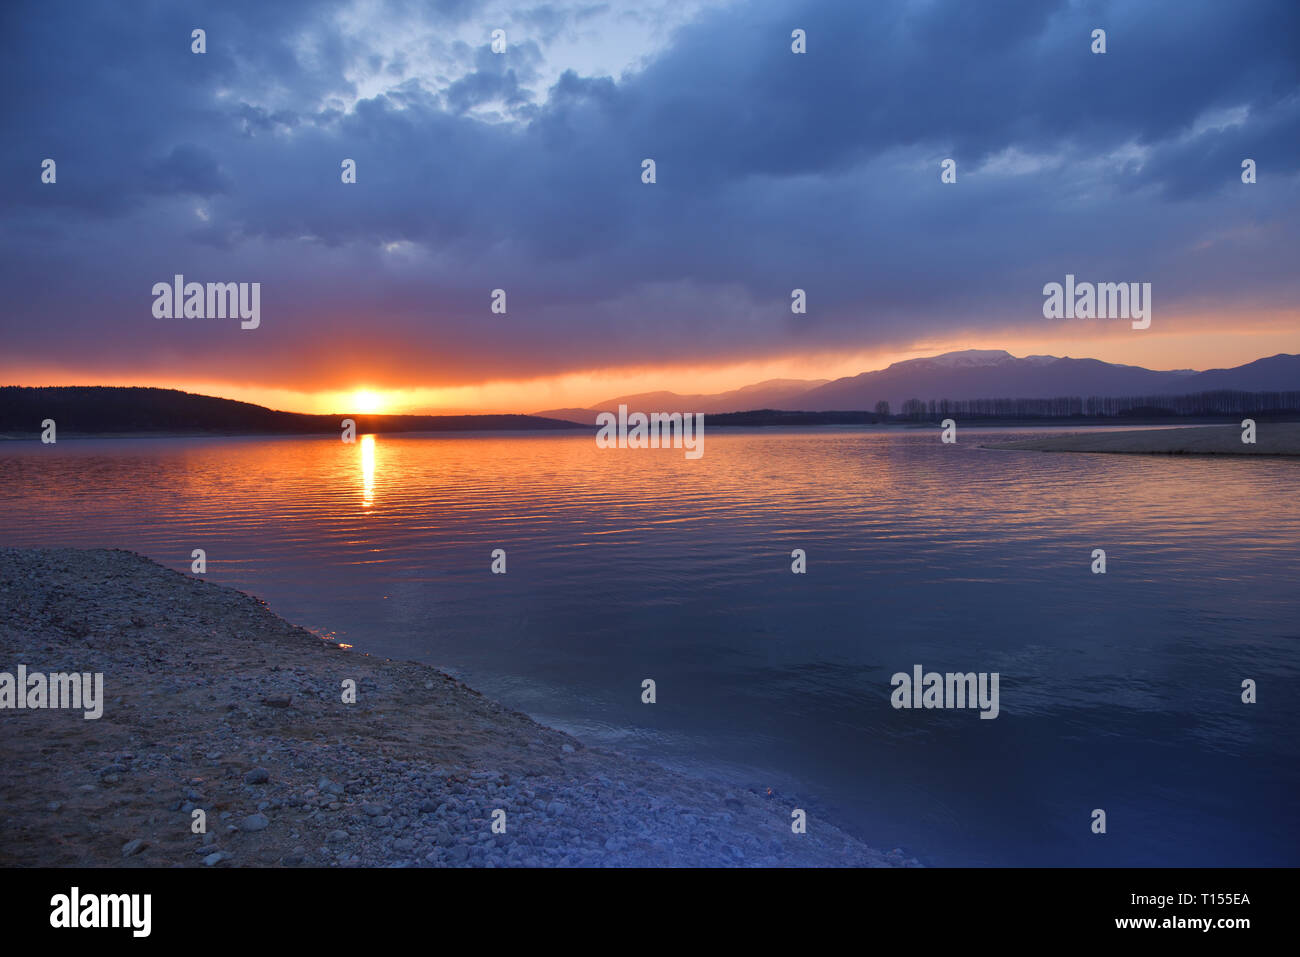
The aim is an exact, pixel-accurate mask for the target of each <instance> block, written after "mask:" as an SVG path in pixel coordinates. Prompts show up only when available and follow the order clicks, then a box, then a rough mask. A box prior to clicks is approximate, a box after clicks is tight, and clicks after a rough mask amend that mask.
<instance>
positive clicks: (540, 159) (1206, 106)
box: [0, 0, 1300, 388]
mask: <svg viewBox="0 0 1300 957" xmlns="http://www.w3.org/2000/svg"><path fill="white" fill-rule="evenodd" d="M195 27H202V28H204V29H205V30H206V32H207V51H208V52H207V53H206V54H203V55H196V54H193V53H191V52H190V31H191V30H192V29H194V28H195ZM1098 27H1101V28H1104V29H1105V30H1106V32H1107V47H1108V50H1107V52H1106V54H1105V55H1094V54H1093V53H1091V52H1090V49H1089V47H1090V42H1091V41H1090V34H1091V32H1092V30H1093V29H1094V28H1098ZM497 28H503V29H505V30H506V32H507V43H508V46H507V51H506V53H505V54H503V55H497V54H494V53H492V52H491V50H490V49H489V43H490V35H491V32H492V30H494V29H497ZM795 28H800V29H803V30H805V31H806V32H807V38H808V39H807V45H808V52H807V53H806V54H803V55H796V54H793V53H792V52H791V49H790V33H791V31H792V30H793V29H795ZM1297 35H1300V7H1297V6H1296V5H1295V4H1294V3H1291V2H1287V0H1278V2H1245V3H1241V4H1232V5H1229V4H1223V3H1218V2H1212V0H1205V2H1189V0H1178V2H1164V3H1150V4H1142V5H1136V4H1130V3H1106V2H1086V3H1065V2H1060V3H1044V2H1041V0H1023V2H1017V3H1009V4H998V5H997V8H996V10H994V9H988V8H986V6H985V5H979V4H971V3H967V2H964V0H931V2H911V3H904V2H894V3H871V4H863V3H861V2H860V0H831V2H825V0H823V2H818V3H789V2H753V3H744V2H735V3H726V4H720V5H716V6H712V5H698V4H692V5H681V6H677V5H671V4H668V5H663V6H661V7H659V8H655V7H653V6H650V7H646V5H643V4H637V5H635V6H633V5H629V6H627V7H623V6H619V5H616V4H586V3H584V4H577V5H571V6H565V5H559V4H545V5H539V6H536V7H532V8H529V9H526V10H523V11H518V10H509V9H508V8H506V7H504V6H502V5H500V4H495V5H486V6H484V5H480V4H475V3H471V2H468V0H445V2H440V3H434V4H418V5H417V4H407V3H347V4H341V3H332V4H321V3H317V2H312V3H275V4H265V3H261V2H239V0H235V2H223V3H221V4H210V5H209V4H204V5H195V6H193V7H192V8H190V9H184V8H177V7H176V6H175V5H172V4H162V3H158V4H156V5H155V6H154V7H153V8H152V9H150V8H147V7H145V6H142V5H132V6H131V7H129V8H127V7H122V6H120V5H119V6H104V5H77V6H74V7H67V8H64V7H55V8H51V7H49V6H48V5H46V6H37V5H34V4H33V5H31V6H29V7H26V8H17V7H13V6H9V7H6V8H5V10H4V12H3V13H0V75H2V76H3V77H4V80H5V81H6V88H7V89H8V90H10V91H11V94H10V96H9V98H8V99H7V101H6V105H5V107H4V116H3V121H2V128H3V132H4V136H3V138H0V175H3V177H4V182H5V184H6V188H5V190H4V191H3V199H0V203H2V205H0V251H2V252H3V257H2V262H0V276H2V277H3V282H4V288H5V290H6V299H7V304H6V309H5V313H4V318H3V320H0V322H2V323H3V329H4V336H5V353H6V354H5V356H4V357H3V358H2V359H0V373H9V374H11V375H12V374H13V373H14V371H15V370H17V369H21V368H22V366H23V364H24V363H41V362H45V363H48V362H50V361H52V360H54V359H55V358H57V359H58V360H59V361H62V362H65V363H67V364H69V365H79V366H80V367H81V368H85V369H92V370H94V369H97V370H103V372H104V373H105V374H107V372H108V371H109V370H114V371H120V370H129V371H130V372H131V373H133V374H139V375H141V376H147V375H157V374H159V373H161V372H163V371H166V372H167V373H169V374H173V375H190V376H200V375H201V376H203V377H204V378H205V379H207V380H216V379H226V380H229V381H232V382H233V381H240V382H260V383H263V384H266V385H274V386H276V387H289V388H310V387H311V384H312V383H327V384H331V385H332V384H335V383H338V382H345V381H349V380H350V379H355V378H356V377H358V376H369V377H371V378H372V379H373V378H376V377H378V378H382V380H383V381H385V382H386V383H388V384H392V385H397V384H407V385H431V384H432V385H460V384H466V383H474V382H480V381H486V380H495V379H503V378H528V377H533V376H548V375H555V374H562V373H566V372H573V371H580V370H586V369H593V368H608V367H611V366H619V365H629V366H642V367H643V366H646V365H654V364H665V365H673V364H679V363H683V362H689V363H697V364H698V363H708V362H731V361H740V360H761V359H766V358H772V357H777V356H782V355H788V354H793V353H809V352H827V353H834V352H837V351H843V350H862V349H865V348H881V347H886V346H891V345H894V346H902V345H905V344H906V343H909V342H915V341H917V340H918V339H925V338H934V337H939V336H950V335H960V334H963V333H974V332H978V331H979V330H988V329H1017V328H1024V329H1027V330H1028V329H1032V330H1034V331H1035V332H1037V331H1040V330H1041V327H1042V324H1043V323H1044V322H1045V320H1043V319H1042V317H1041V312H1040V311H1039V310H1040V307H1041V303H1042V296H1041V288H1042V285H1043V284H1044V283H1045V282H1050V281H1059V280H1060V279H1061V278H1062V277H1063V276H1064V274H1065V273H1066V272H1073V273H1075V274H1077V275H1080V276H1085V277H1088V278H1095V279H1099V280H1111V281H1144V282H1151V283H1152V285H1153V288H1154V298H1155V308H1156V318H1155V322H1154V328H1157V329H1158V328H1159V326H1160V323H1161V321H1162V317H1168V320H1167V321H1170V322H1174V321H1177V318H1176V317H1177V316H1179V315H1180V313H1183V312H1186V313H1191V312H1195V313H1197V314H1204V313H1206V312H1207V311H1214V310H1221V311H1222V312H1223V314H1224V321H1225V322H1230V321H1232V320H1231V317H1232V316H1234V315H1240V314H1242V313H1251V312H1253V311H1256V310H1287V309H1292V308H1293V304H1294V303H1295V301H1296V296H1297V292H1300V281H1298V280H1297V276H1296V270H1295V268H1294V265H1295V262H1296V259H1297V249H1298V248H1300V246H1298V244H1297V238H1298V237H1297V230H1298V228H1300V227H1297V223H1298V222H1300V218H1298V217H1297V215H1296V213H1297V211H1298V207H1300V92H1298V90H1300V47H1297V45H1296V44H1295V43H1294V37H1295V36H1297ZM598 69H608V70H609V71H610V72H607V73H600V72H593V71H596V70H598ZM46 157H52V158H54V159H55V160H56V161H57V163H58V181H57V184H55V185H53V186H51V185H45V184H42V183H41V182H40V179H39V176H40V163H41V160H42V159H44V158H46ZM647 157H648V158H653V159H654V160H655V162H656V164H657V179H658V181H657V183H656V184H654V185H653V186H650V185H645V184H643V183H642V182H641V178H640V175H641V162H642V160H643V159H644V158H647ZM949 157H951V158H953V159H955V160H956V162H957V171H958V180H957V183H956V184H953V185H949V184H943V183H941V182H940V178H939V171H940V163H941V161H942V160H943V159H945V158H949ZM1246 157H1250V158H1253V159H1254V160H1255V161H1256V162H1257V164H1258V168H1259V174H1258V177H1259V182H1258V183H1257V184H1256V185H1254V186H1243V184H1242V183H1241V180H1240V164H1241V161H1242V159H1244V158H1246ZM344 158H351V159H354V160H355V161H356V163H357V169H358V176H357V178H358V182H357V183H356V184H355V185H344V184H342V183H341V182H340V176H339V174H340V163H341V162H342V160H343V159H344ZM176 273H183V274H184V275H185V276H186V277H187V278H190V279H195V280H198V281H260V282H261V283H262V284H263V285H262V315H263V321H262V326H261V328H260V329H258V330H256V331H255V332H241V331H240V330H239V329H238V327H237V324H231V323H222V322H220V321H201V320H192V321H189V322H181V321H174V322H167V321H163V320H156V319H154V318H153V317H152V315H151V313H150V305H151V297H150V295H149V290H150V289H151V287H152V285H153V284H154V283H155V282H158V281H162V280H170V278H171V276H172V275H174V274H176ZM795 287H800V288H804V289H806V290H807V291H808V301H809V314H808V315H807V316H793V315H791V313H790V309H789V301H790V290H791V289H793V288H795ZM495 288H504V289H505V290H506V291H507V295H508V303H509V312H508V315H507V316H505V317H501V316H494V315H492V314H491V313H490V311H489V302H490V299H489V294H490V291H491V290H492V289H495ZM378 370H382V372H380V371H378Z"/></svg>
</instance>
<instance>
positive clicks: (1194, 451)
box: [980, 420, 1300, 458]
mask: <svg viewBox="0 0 1300 957" xmlns="http://www.w3.org/2000/svg"><path fill="white" fill-rule="evenodd" d="M1255 431H1256V436H1255V443H1254V444H1253V445H1252V444H1247V443H1245V442H1242V441H1241V435H1242V430H1241V428H1240V427H1239V426H1237V425H1211V426H1201V427H1190V428H1178V429H1142V430H1133V431H1122V432H1078V433H1073V434H1070V435H1058V436H1055V437H1051V438H1039V439H1024V440H1021V441H1018V442H999V443H996V444H989V445H981V446H980V448H984V449H994V450H997V451H1020V452H1096V453H1109V454H1118V455H1196V456H1210V455H1212V456H1220V457H1224V456H1233V457H1253V458H1259V457H1264V458H1279V457H1281V458H1294V457H1300V424H1298V423H1294V422H1270V421H1268V420H1262V421H1260V422H1258V423H1257V424H1256V429H1255Z"/></svg>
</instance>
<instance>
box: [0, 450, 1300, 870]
mask: <svg viewBox="0 0 1300 957" xmlns="http://www.w3.org/2000/svg"><path fill="white" fill-rule="evenodd" d="M1056 431H1059V430H1056ZM1031 434H1033V433H1031V432H1029V431H1028V430H1025V429H1002V430H992V429H990V430H973V429H967V430H964V431H962V432H961V433H960V435H959V441H958V443H957V444H956V445H948V446H945V445H942V444H941V443H940V442H939V437H938V430H937V429H935V430H902V429H883V428H882V429H872V428H845V429H835V428H825V429H813V430H735V431H726V430H722V429H711V430H709V432H708V434H707V437H706V442H705V445H704V452H705V454H704V456H703V457H702V458H700V459H698V460H688V459H687V458H685V456H684V455H683V452H682V451H681V450H671V449H664V450H636V449H624V450H619V449H598V448H596V446H595V443H594V442H593V440H592V436H591V434H587V433H583V434H572V433H562V434H550V433H548V434H518V433H510V434H501V433H497V434H490V435H489V434H478V435H454V436H447V435H440V436H431V435H418V436H417V435H381V436H376V437H365V438H363V439H360V440H358V442H357V443H356V444H354V445H345V444H344V443H342V442H340V441H339V440H338V439H337V438H327V437H291V438H168V439H113V440H108V439H104V440H98V439H93V440H72V439H66V438H65V439H63V440H62V441H60V442H59V443H58V444H57V445H52V446H45V445H41V444H40V443H37V442H3V443H0V543H2V544H6V545H76V546H86V547H91V546H93V547H118V548H127V549H131V550H133V551H138V552H141V553H143V554H146V555H148V556H150V557H151V558H154V559H156V560H157V561H159V562H161V563H162V564H164V565H167V566H169V567H172V568H176V569H179V570H183V571H185V572H186V573H189V568H190V561H191V559H190V553H191V551H192V550H193V549H195V548H202V549H204V550H205V551H206V553H207V561H208V573H207V577H208V578H209V579H210V580H212V581H214V582H217V583H220V584H224V585H231V586H234V587H236V588H240V589H242V590H245V591H248V592H251V593H253V594H256V595H258V596H259V597H262V598H264V599H266V600H267V602H268V603H269V605H270V607H271V609H272V610H273V611H275V612H277V613H278V614H280V615H282V616H283V617H285V618H287V619H289V620H290V621H293V622H295V623H297V624H301V625H304V626H306V627H309V628H311V629H313V630H314V631H316V632H317V633H319V634H321V635H322V636H329V637H332V638H335V639H337V640H340V641H344V642H347V643H349V644H352V645H353V646H354V647H355V648H357V649H358V650H361V651H365V652H369V653H371V654H376V655H381V656H387V657H393V658H403V659H412V660H418V661H423V662H427V663H430V664H433V665H437V666H439V667H441V668H443V669H445V670H447V671H449V672H451V673H453V674H455V675H456V676H458V677H460V678H462V679H464V680H465V681H466V682H468V683H469V684H470V685H472V686H474V687H475V688H477V689H479V690H481V691H482V692H484V693H485V694H487V695H489V696H491V697H493V698H496V699H498V700H500V701H502V702H504V703H506V704H508V705H510V706H511V707H514V708H517V709H519V710H522V711H525V712H527V713H528V714H530V715H532V716H534V717H535V718H537V719H538V720H540V721H542V722H543V723H546V724H550V725H553V726H556V727H560V728H563V729H565V730H568V731H571V732H573V733H575V734H577V735H579V736H580V737H582V738H583V739H584V740H585V741H587V742H589V743H592V744H598V745H604V746H608V747H613V748H616V749H618V750H622V751H625V752H628V753H631V754H636V755H640V756H644V757H646V758H649V759H652V760H655V761H658V762H660V763H662V764H665V765H669V766H672V767H677V768H682V769H685V770H688V771H692V772H697V773H706V774H710V775H713V776H718V777H723V778H726V779H728V780H732V781H735V782H737V783H738V784H743V785H745V786H751V787H772V788H774V789H775V790H776V791H778V792H779V793H782V794H794V795H797V796H798V798H799V801H800V806H803V807H805V808H806V809H807V810H808V811H809V827H810V828H811V827H816V825H817V820H818V817H819V816H822V817H829V818H830V819H832V820H834V821H835V822H836V823H838V824H841V825H842V826H844V827H845V828H846V829H847V830H849V831H851V832H853V833H855V834H856V835H857V836H859V837H861V838H862V839H864V840H866V841H867V842H869V843H871V844H874V845H876V846H878V847H881V848H882V849H884V850H888V849H890V848H892V847H895V846H898V847H902V848H903V849H904V850H905V851H907V852H908V853H909V854H913V855H916V856H917V857H919V858H920V859H921V860H922V861H923V862H924V863H928V864H939V865H943V864H951V865H1049V866H1055V865H1062V866H1065V865H1085V866H1086V865H1108V864H1116V865H1152V866H1156V865H1161V866H1166V865H1167V866H1183V865H1258V864H1269V865H1292V866H1294V865H1297V864H1300V840H1297V838H1298V837H1300V823H1297V822H1300V696H1298V695H1297V693H1296V688H1297V685H1296V680H1297V677H1300V667H1298V663H1297V653H1298V652H1300V547H1298V546H1300V494H1297V492H1298V491H1300V462H1297V461H1295V460H1273V461H1261V460H1250V459H1232V460H1226V459H1214V458H1190V457H1169V456H1129V455H1077V454H1074V455H1072V454H1044V453H1036V452H1006V451H994V450H987V449H981V448H979V447H978V444H979V443H980V442H982V441H1004V440H1005V441H1010V440H1013V439H1015V438H1017V437H1028V436H1029V435H1031ZM497 548H501V549H504V550H505V552H506V563H507V572H506V574H504V575H497V574H492V572H491V564H492V554H491V553H492V551H493V550H494V549H497ZM796 548H798V549H803V550H805V552H806V555H807V573H806V574H802V575H796V574H792V572H791V562H792V559H791V552H792V550H794V549H796ZM1096 548H1102V549H1105V552H1106V560H1107V571H1106V574H1104V575H1101V574H1093V573H1092V571H1091V566H1092V552H1093V550H1094V549H1096ZM9 664H11V665H12V664H15V663H14V662H10V663H9ZM918 664H919V665H922V666H923V667H924V668H925V670H926V671H930V670H934V671H939V672H950V671H951V672H970V671H974V672H997V673H998V674H999V675H1000V709H999V711H1000V713H999V714H998V717H997V718H996V719H994V720H981V719H980V716H979V712H978V711H977V710H971V709H967V710H907V709H895V708H893V707H891V704H890V693H891V691H892V688H891V685H890V679H891V676H892V675H893V674H894V673H896V672H907V673H909V674H910V673H911V671H912V669H913V666H914V665H918ZM647 678H649V679H653V680H654V681H655V683H656V697H657V700H656V702H655V703H654V704H643V703H642V701H641V694H642V681H643V680H644V679H647ZM1244 679H1253V680H1254V681H1255V682H1256V683H1257V686H1258V703H1256V704H1245V703H1243V702H1242V700H1241V695H1242V690H1241V689H1242V681H1243V680H1244ZM1095 808H1101V809H1104V810H1105V812H1106V815H1107V833H1106V834H1104V835H1096V834H1093V833H1091V831H1090V824H1091V814H1092V811H1093V809H1095Z"/></svg>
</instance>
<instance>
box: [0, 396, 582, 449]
mask: <svg viewBox="0 0 1300 957" xmlns="http://www.w3.org/2000/svg"><path fill="white" fill-rule="evenodd" d="M344 417H348V418H352V419H355V420H356V423H357V432H358V433H364V432H464V431H472V430H480V429H482V430H503V429H535V430H547V429H571V428H575V425H574V423H572V422H565V421H562V420H560V419H548V418H542V417H540V416H535V415H363V414H352V413H339V414H337V415H307V414H304V413H300V412H277V411H275V410H273V409H267V408H263V407H262V406H260V405H253V404H251V403H249V402H236V401H235V400H233V399H219V398H216V397H215V396H210V395H194V394H193V393H189V392H181V391H178V390H176V389H149V388H131V387H116V386H49V387H41V388H30V387H24V386H3V387H0V433H3V434H5V435H6V436H8V437H9V438H20V437H23V436H31V437H33V438H35V437H36V436H38V435H39V434H40V432H41V423H42V422H43V421H44V420H45V419H53V420H54V422H55V424H56V427H57V429H58V434H59V435H69V434H71V435H77V434H90V435H94V434H122V433H136V432H138V433H150V432H158V433H211V434H217V435H241V434H247V435H256V434H276V433H281V434H283V433H311V432H336V433H337V432H339V431H340V429H341V428H342V426H341V424H340V423H341V422H342V420H343V418H344Z"/></svg>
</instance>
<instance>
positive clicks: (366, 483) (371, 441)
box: [361, 435, 375, 508]
mask: <svg viewBox="0 0 1300 957" xmlns="http://www.w3.org/2000/svg"><path fill="white" fill-rule="evenodd" d="M361 484H362V495H361V504H362V505H363V506H364V507H365V508H369V507H370V506H372V505H374V504H375V437H374V436H373V435H363V436H362V437H361Z"/></svg>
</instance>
